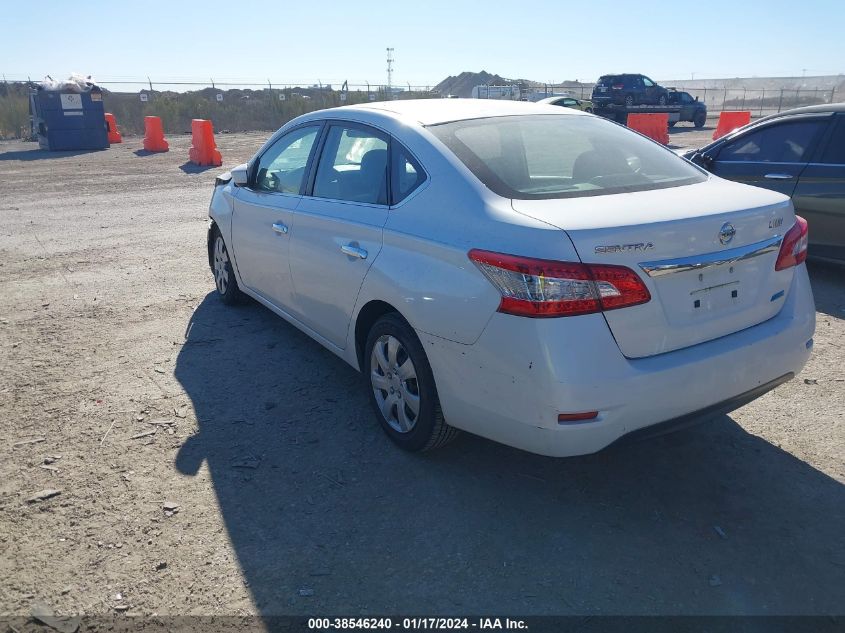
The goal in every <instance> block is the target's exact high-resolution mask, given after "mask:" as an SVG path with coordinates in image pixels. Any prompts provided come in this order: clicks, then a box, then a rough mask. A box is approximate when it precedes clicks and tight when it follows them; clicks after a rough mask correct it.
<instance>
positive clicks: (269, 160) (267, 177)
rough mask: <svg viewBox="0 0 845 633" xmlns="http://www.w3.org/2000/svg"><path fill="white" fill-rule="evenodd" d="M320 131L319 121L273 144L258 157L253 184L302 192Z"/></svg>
mask: <svg viewBox="0 0 845 633" xmlns="http://www.w3.org/2000/svg"><path fill="white" fill-rule="evenodd" d="M319 131H320V126H319V125H309V126H307V127H301V128H299V129H297V130H293V131H292V132H289V133H287V134H285V135H284V136H282V137H281V138H280V139H279V140H277V141H276V142H275V143H274V144H273V145H271V146H270V148H269V149H268V150H267V151H266V152H264V154H262V155H261V158H260V159H259V161H258V168H257V169H256V172H255V184H254V187H253V188H254V189H256V190H258V191H267V192H271V193H294V194H298V193H299V190H300V187H302V179H303V178H304V177H305V167H306V166H307V165H308V157H309V156H310V155H311V150H312V148H313V147H314V141H315V140H316V139H317V134H318V132H319Z"/></svg>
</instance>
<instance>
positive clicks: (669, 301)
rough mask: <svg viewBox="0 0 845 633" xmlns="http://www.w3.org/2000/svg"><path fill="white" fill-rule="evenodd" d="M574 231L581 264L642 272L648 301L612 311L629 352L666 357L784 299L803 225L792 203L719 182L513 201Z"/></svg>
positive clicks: (755, 317)
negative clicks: (787, 236)
mask: <svg viewBox="0 0 845 633" xmlns="http://www.w3.org/2000/svg"><path fill="white" fill-rule="evenodd" d="M512 205H513V207H514V209H515V210H516V211H518V212H520V213H523V214H525V215H529V216H531V217H534V218H536V219H539V220H542V221H545V222H548V223H549V224H552V225H554V226H557V227H559V228H561V229H563V230H565V231H566V233H567V234H568V236H569V238H570V239H571V240H572V243H573V245H574V246H575V249H576V251H577V252H578V255H579V257H580V258H581V261H582V262H584V263H601V264H617V265H623V266H627V267H629V268H631V269H632V270H634V271H635V272H636V273H637V274H638V275H639V276H640V277H641V278H642V279H643V281H644V282H645V284H646V286H647V287H648V289H649V292H650V293H651V295H652V300H651V301H649V302H648V303H645V304H642V305H638V306H632V307H629V308H624V309H620V310H613V311H608V312H605V313H604V315H605V319H606V320H607V324H608V326H609V327H610V329H611V331H612V333H613V336H614V338H615V339H616V342H617V344H618V345H619V348H620V350H621V351H622V353H623V354H624V355H625V356H627V357H629V358H641V357H645V356H652V355H655V354H661V353H664V352H669V351H672V350H676V349H681V348H684V347H689V346H691V345H695V344H698V343H702V342H704V341H708V340H712V339H715V338H719V337H721V336H725V335H728V334H731V333H733V332H737V331H739V330H742V329H745V328H748V327H751V326H753V325H756V324H758V323H762V322H763V321H766V320H768V319H770V318H771V317H773V316H775V315H776V314H777V313H778V312H779V310H780V308H781V306H782V305H783V304H784V300H785V298H786V293H787V292H788V291H789V287H790V284H791V281H792V275H793V269H791V268H790V269H786V270H781V271H775V261H776V260H777V256H778V251H779V248H780V244H781V241H782V236H783V234H784V233H785V232H786V231H787V230H788V229H789V228H790V227H791V226H792V224H793V223H794V222H795V218H794V212H793V209H792V204H791V202H790V201H789V199H787V198H785V197H783V196H780V195H777V194H772V193H771V192H768V191H764V190H760V189H756V188H752V187H745V186H741V185H737V184H735V183H730V182H728V181H723V180H721V179H718V178H712V179H710V180H708V181H707V182H704V183H700V184H694V185H688V186H683V187H673V188H667V189H658V190H652V191H645V192H637V193H625V194H614V195H606V196H593V197H581V198H565V199H552V200H513V202H512Z"/></svg>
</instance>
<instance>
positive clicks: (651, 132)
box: [628, 112, 669, 145]
mask: <svg viewBox="0 0 845 633" xmlns="http://www.w3.org/2000/svg"><path fill="white" fill-rule="evenodd" d="M628 127H629V128H631V129H632V130H636V131H637V132H639V133H640V134H642V135H643V136H647V137H649V138H651V139H654V140H655V141H657V142H658V143H663V145H668V144H669V115H668V114H667V113H665V112H663V113H656V114H629V115H628Z"/></svg>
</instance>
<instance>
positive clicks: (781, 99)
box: [778, 88, 783, 112]
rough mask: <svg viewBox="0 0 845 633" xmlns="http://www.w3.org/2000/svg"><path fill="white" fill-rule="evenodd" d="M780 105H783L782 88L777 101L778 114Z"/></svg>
mask: <svg viewBox="0 0 845 633" xmlns="http://www.w3.org/2000/svg"><path fill="white" fill-rule="evenodd" d="M781 105H783V88H781V89H780V98H779V99H778V112H780V107H781Z"/></svg>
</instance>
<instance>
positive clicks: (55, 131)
mask: <svg viewBox="0 0 845 633" xmlns="http://www.w3.org/2000/svg"><path fill="white" fill-rule="evenodd" d="M29 107H30V110H31V112H32V117H33V128H34V131H35V132H36V133H37V135H38V144H39V146H40V147H41V149H46V150H50V151H60V150H78V149H106V148H107V147H108V146H109V141H108V128H107V126H106V117H105V111H104V109H103V94H102V92H100V90H99V89H98V88H96V87H95V88H92V89H91V90H89V91H87V92H59V91H54V90H36V91H35V92H33V93H32V94H31V95H30V98H29Z"/></svg>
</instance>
